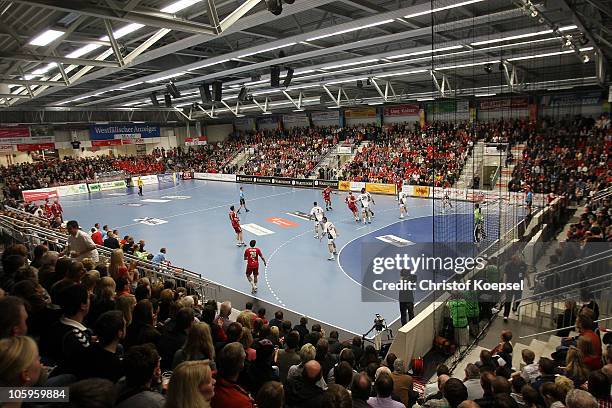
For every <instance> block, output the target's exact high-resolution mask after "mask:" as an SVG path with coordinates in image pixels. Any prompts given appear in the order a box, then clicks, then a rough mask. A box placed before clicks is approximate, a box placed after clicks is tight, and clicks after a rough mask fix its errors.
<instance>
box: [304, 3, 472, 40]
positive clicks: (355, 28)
mask: <svg viewBox="0 0 612 408" xmlns="http://www.w3.org/2000/svg"><path fill="white" fill-rule="evenodd" d="M478 1H482V0H478ZM393 21H394V20H393V19H389V20H382V21H377V22H376V23H370V24H366V25H362V26H358V27H351V28H347V29H345V30H340V31H336V32H335V33H330V34H322V35H319V36H316V37H312V38H308V39H306V41H315V40H320V39H322V38H327V37H333V36H334V35H340V34H346V33H350V32H353V31H357V30H363V29H365V28H371V27H376V26H379V25H383V24H389V23H392V22H393Z"/></svg>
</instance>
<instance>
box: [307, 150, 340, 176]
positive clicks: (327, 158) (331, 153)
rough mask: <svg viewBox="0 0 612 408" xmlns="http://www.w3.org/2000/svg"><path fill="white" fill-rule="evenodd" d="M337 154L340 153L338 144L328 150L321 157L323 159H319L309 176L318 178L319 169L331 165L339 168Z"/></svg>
mask: <svg viewBox="0 0 612 408" xmlns="http://www.w3.org/2000/svg"><path fill="white" fill-rule="evenodd" d="M337 154H338V145H336V146H334V147H332V148H330V149H329V150H328V151H327V153H325V154H324V155H323V157H321V160H319V162H318V163H317V165H316V166H315V167H314V168H313V169H312V171H311V172H310V177H309V178H313V179H316V178H318V176H319V169H321V168H325V167H329V168H331V169H337V168H338V159H337V157H336V156H337Z"/></svg>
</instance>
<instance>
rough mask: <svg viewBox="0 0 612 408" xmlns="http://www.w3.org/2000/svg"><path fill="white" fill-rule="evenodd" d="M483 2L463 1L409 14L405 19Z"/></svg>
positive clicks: (475, 0)
mask: <svg viewBox="0 0 612 408" xmlns="http://www.w3.org/2000/svg"><path fill="white" fill-rule="evenodd" d="M481 1H484V0H467V1H462V2H461V3H456V4H450V5H448V6H443V7H436V8H433V9H430V10H426V11H419V12H418V13H413V14H408V15H407V16H404V18H413V17H419V16H424V15H427V14H431V13H437V12H438V11H443V10H449V9H453V8H457V7H461V6H467V5H468V4H474V3H479V2H481Z"/></svg>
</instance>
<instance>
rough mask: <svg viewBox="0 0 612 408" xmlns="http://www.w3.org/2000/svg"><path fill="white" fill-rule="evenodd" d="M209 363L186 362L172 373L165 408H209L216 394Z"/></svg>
mask: <svg viewBox="0 0 612 408" xmlns="http://www.w3.org/2000/svg"><path fill="white" fill-rule="evenodd" d="M214 385H215V379H214V378H213V376H212V370H211V369H210V366H209V365H208V362H207V361H185V362H183V363H181V364H179V365H178V366H177V367H176V368H175V369H174V371H173V372H172V377H170V383H169V384H168V395H167V397H166V405H165V407H164V408H207V407H210V400H211V399H212V398H213V395H214V394H215V391H214Z"/></svg>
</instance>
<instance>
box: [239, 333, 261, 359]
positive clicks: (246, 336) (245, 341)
mask: <svg viewBox="0 0 612 408" xmlns="http://www.w3.org/2000/svg"><path fill="white" fill-rule="evenodd" d="M240 344H242V347H244V352H245V353H246V359H247V360H249V361H255V358H257V351H256V350H255V349H254V348H253V347H251V346H253V334H252V333H251V330H249V329H248V328H246V327H243V328H242V335H241V336H240Z"/></svg>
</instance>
